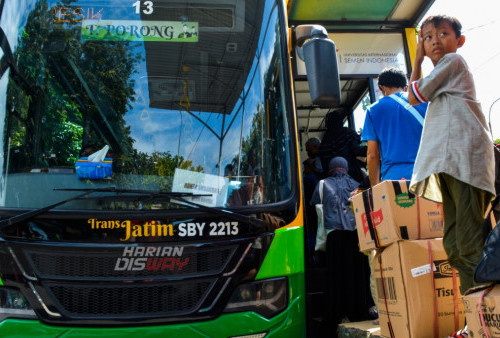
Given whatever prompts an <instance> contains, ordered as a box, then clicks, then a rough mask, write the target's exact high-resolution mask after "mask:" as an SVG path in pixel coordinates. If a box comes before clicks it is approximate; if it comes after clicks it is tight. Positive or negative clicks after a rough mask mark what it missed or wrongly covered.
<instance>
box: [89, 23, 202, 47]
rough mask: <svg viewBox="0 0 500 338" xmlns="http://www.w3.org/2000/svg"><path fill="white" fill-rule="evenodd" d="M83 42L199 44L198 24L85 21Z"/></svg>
mask: <svg viewBox="0 0 500 338" xmlns="http://www.w3.org/2000/svg"><path fill="white" fill-rule="evenodd" d="M81 38H82V40H84V41H85V40H100V41H150V42H153V41H157V42H198V23H197V22H182V21H141V20H83V21H82V35H81Z"/></svg>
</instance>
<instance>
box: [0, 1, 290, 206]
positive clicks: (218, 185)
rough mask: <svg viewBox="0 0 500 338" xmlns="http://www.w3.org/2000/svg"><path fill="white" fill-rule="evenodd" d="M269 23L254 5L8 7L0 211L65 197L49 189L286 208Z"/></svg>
mask: <svg viewBox="0 0 500 338" xmlns="http://www.w3.org/2000/svg"><path fill="white" fill-rule="evenodd" d="M280 20H281V19H280V14H279V11H278V7H277V6H275V4H274V2H273V1H267V2H266V1H264V0H259V1H249V0H246V1H245V0H214V2H210V4H207V2H206V1H203V2H202V1H190V2H189V3H186V2H184V1H170V0H161V1H154V2H151V1H148V2H142V1H137V2H136V3H134V5H133V6H131V5H130V3H128V2H123V1H118V0H116V1H96V0H79V1H63V2H58V1H45V0H40V1H35V0H32V1H29V0H20V1H7V2H6V4H5V7H4V11H3V16H2V18H1V21H0V27H1V28H2V30H1V32H0V33H1V34H0V35H1V36H0V38H1V39H2V40H4V43H3V44H2V45H3V46H7V47H4V48H2V63H1V64H2V67H1V68H0V71H1V72H0V75H1V79H0V128H1V129H2V133H0V143H1V144H2V150H1V155H2V156H0V170H1V171H0V206H2V207H8V208H12V207H15V208H34V207H42V206H45V205H47V204H50V203H53V202H57V201H60V200H62V199H64V198H67V197H69V196H71V195H72V194H74V193H73V192H61V191H54V188H94V187H100V186H102V187H108V186H115V187H117V188H123V189H147V190H161V191H182V192H192V193H196V194H204V195H205V196H202V197H199V198H198V199H193V201H198V202H200V203H202V204H205V205H209V206H235V205H255V204H268V203H274V202H278V201H282V200H284V199H286V198H288V197H289V193H290V191H291V174H290V163H291V162H290V149H291V145H290V138H289V133H290V127H289V126H288V124H287V112H286V111H285V102H286V100H287V98H286V95H287V91H285V90H284V82H283V75H282V73H283V71H284V70H285V69H288V68H287V67H284V64H283V60H284V56H283V55H282V53H281V48H282V46H281V45H280V44H281V43H282V41H281V39H282V36H281V34H282V32H281V30H280ZM4 64H7V65H8V66H6V67H3V65H4ZM106 146H108V147H109V150H108V151H107V152H106V151H104V152H101V153H98V152H99V151H100V150H102V149H103V148H104V147H106ZM93 157H94V159H93V160H92V158H93ZM106 166H107V167H106ZM104 167H106V170H108V171H106V170H104ZM228 168H230V169H228ZM34 187H36V189H34ZM138 206H139V207H138ZM177 207H179V204H175V203H170V202H169V201H167V200H161V199H156V200H149V201H140V203H138V201H134V200H130V201H128V200H126V199H116V200H113V198H107V199H103V200H95V199H92V200H85V201H83V200H79V201H75V202H71V203H68V204H66V205H64V206H61V208H68V209H100V210H124V209H125V210H126V209H130V210H131V209H137V208H142V209H166V208H177Z"/></svg>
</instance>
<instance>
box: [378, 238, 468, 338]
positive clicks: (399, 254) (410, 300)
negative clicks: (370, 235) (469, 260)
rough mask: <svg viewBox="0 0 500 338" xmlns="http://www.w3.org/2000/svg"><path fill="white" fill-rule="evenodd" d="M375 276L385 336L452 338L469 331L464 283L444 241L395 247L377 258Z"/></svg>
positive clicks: (404, 243)
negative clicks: (459, 332)
mask: <svg viewBox="0 0 500 338" xmlns="http://www.w3.org/2000/svg"><path fill="white" fill-rule="evenodd" d="M429 246H430V252H431V254H432V264H431V254H430V253H429ZM431 267H433V270H431ZM372 271H373V273H374V277H375V283H376V288H377V295H376V296H377V310H378V313H379V319H380V330H381V335H382V336H386V337H398V338H399V337H417V338H421V337H447V336H448V335H449V334H451V333H452V332H455V331H456V330H457V329H460V328H462V327H463V326H464V324H465V313H464V307H463V302H462V298H461V295H460V289H459V287H460V280H459V278H458V274H455V278H454V277H453V270H452V269H451V266H450V265H449V263H448V261H447V256H446V253H445V251H444V248H443V243H442V239H428V240H415V241H411V240H408V241H398V242H395V243H393V244H391V245H389V246H388V247H386V248H384V249H383V250H379V251H378V252H377V254H376V255H375V257H374V259H373V261H372ZM435 325H437V327H438V331H439V333H438V335H437V336H436V335H435V333H436V332H435ZM391 328H392V332H393V334H392V335H391Z"/></svg>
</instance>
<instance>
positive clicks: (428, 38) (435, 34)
mask: <svg viewBox="0 0 500 338" xmlns="http://www.w3.org/2000/svg"><path fill="white" fill-rule="evenodd" d="M422 38H423V41H424V51H425V55H426V56H427V57H429V58H430V59H431V61H432V63H433V64H434V66H435V65H436V64H437V63H438V61H439V60H441V58H442V57H443V56H444V55H446V54H448V53H455V52H456V51H457V49H458V48H460V47H462V46H463V44H464V42H465V36H463V35H462V36H460V37H459V38H457V35H456V33H455V30H454V29H453V27H452V26H451V24H450V23H448V22H446V21H442V22H441V23H439V24H438V25H437V26H434V25H433V24H432V23H429V24H427V25H425V26H424V27H422Z"/></svg>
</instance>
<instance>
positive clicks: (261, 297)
mask: <svg viewBox="0 0 500 338" xmlns="http://www.w3.org/2000/svg"><path fill="white" fill-rule="evenodd" d="M287 306H288V281H287V279H286V277H282V278H274V279H264V280H259V281H255V282H252V283H245V284H241V285H240V286H239V287H238V288H237V289H236V290H235V291H234V293H233V295H232V296H231V299H230V300H229V302H228V303H227V306H226V309H225V310H224V312H243V311H253V312H256V313H258V314H260V315H261V316H264V317H266V318H271V317H273V316H275V315H277V314H278V313H280V312H281V311H283V310H284V309H285V308H286V307H287Z"/></svg>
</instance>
